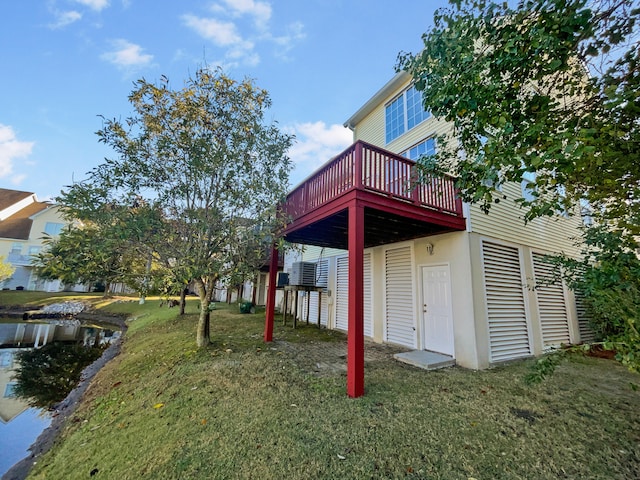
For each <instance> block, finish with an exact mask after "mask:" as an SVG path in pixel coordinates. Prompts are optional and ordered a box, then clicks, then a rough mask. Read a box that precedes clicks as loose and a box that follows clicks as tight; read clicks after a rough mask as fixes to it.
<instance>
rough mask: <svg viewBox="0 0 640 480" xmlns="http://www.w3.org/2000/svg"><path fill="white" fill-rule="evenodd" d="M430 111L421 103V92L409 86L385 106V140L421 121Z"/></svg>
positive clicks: (394, 137)
mask: <svg viewBox="0 0 640 480" xmlns="http://www.w3.org/2000/svg"><path fill="white" fill-rule="evenodd" d="M430 116H431V113H429V112H428V111H426V110H425V109H424V106H423V105H422V94H421V93H420V92H419V91H418V90H416V87H415V86H413V85H412V86H411V87H409V88H408V89H407V90H405V91H404V92H402V93H401V94H400V95H399V96H397V97H396V98H394V99H393V100H392V101H391V102H390V103H389V104H387V106H386V107H385V140H386V143H389V142H391V141H393V140H395V139H396V138H398V137H399V136H400V135H402V134H403V133H404V132H406V131H408V130H411V129H412V128H413V127H415V126H416V125H418V124H419V123H421V122H423V121H424V120H426V119H427V118H429V117H430Z"/></svg>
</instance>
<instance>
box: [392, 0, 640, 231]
mask: <svg viewBox="0 0 640 480" xmlns="http://www.w3.org/2000/svg"><path fill="white" fill-rule="evenodd" d="M450 3H451V4H450V7H449V8H446V9H441V10H439V11H437V12H436V14H435V18H434V26H433V28H432V29H431V30H429V31H428V32H427V33H425V34H424V35H423V41H424V49H423V50H422V51H421V52H420V53H418V54H415V55H413V54H400V56H399V61H398V68H399V69H404V70H406V71H408V72H409V73H410V74H411V75H412V76H413V78H414V80H415V82H416V87H417V88H418V89H419V90H422V93H423V98H424V104H425V106H426V107H427V108H428V109H429V110H430V111H431V112H433V114H434V115H435V116H437V117H441V118H444V119H446V120H448V121H450V122H451V123H452V124H453V127H454V131H453V138H449V139H443V140H445V141H441V142H439V145H438V146H439V152H438V154H437V156H436V158H435V159H434V158H431V159H429V160H425V162H424V165H425V166H426V167H427V168H430V169H435V170H438V169H444V170H447V171H450V172H452V173H453V174H454V175H456V176H457V177H458V181H457V184H458V187H459V188H460V190H461V193H462V196H463V198H464V199H465V200H467V201H471V202H477V203H479V204H480V205H481V206H482V207H483V208H484V209H485V210H486V211H488V210H489V208H490V207H491V204H492V203H494V202H496V201H499V200H500V199H501V198H502V194H501V192H500V191H499V188H500V186H501V185H502V184H503V183H505V182H509V181H515V182H521V181H523V180H524V181H529V182H531V185H530V186H531V190H532V191H533V196H532V197H533V198H527V199H525V198H520V199H519V200H518V201H519V202H520V203H521V204H522V205H523V206H524V207H525V209H526V210H525V211H526V219H532V218H535V217H538V216H544V215H553V214H554V213H555V212H557V211H558V210H561V209H562V210H564V209H570V207H571V205H576V204H578V202H580V201H585V200H586V201H588V202H589V204H590V206H591V212H592V213H593V214H596V215H598V218H599V220H600V221H601V222H605V223H609V224H612V225H613V226H615V228H617V229H620V230H621V231H626V232H629V233H631V234H633V235H637V234H639V233H640V117H639V115H638V113H639V112H640V97H639V95H638V94H639V91H640V67H639V66H640V48H638V47H639V46H638V40H639V39H638V28H637V25H638V18H639V16H640V9H638V5H637V3H636V2H635V1H632V0H593V1H587V0H520V1H518V2H517V3H516V2H504V3H502V2H501V3H494V2H490V1H486V0H452V1H451V2H450ZM447 140H448V141H447ZM452 140H454V141H452ZM434 160H435V161H434ZM532 174H535V179H534V180H531V178H532V177H533V175H532Z"/></svg>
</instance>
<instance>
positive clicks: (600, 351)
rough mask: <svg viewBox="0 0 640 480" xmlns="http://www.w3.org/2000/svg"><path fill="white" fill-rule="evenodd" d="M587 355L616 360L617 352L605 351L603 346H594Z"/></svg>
mask: <svg viewBox="0 0 640 480" xmlns="http://www.w3.org/2000/svg"><path fill="white" fill-rule="evenodd" d="M586 355H587V356H589V357H596V358H606V359H607V360H614V359H615V358H616V351H615V350H605V349H604V348H603V346H602V345H592V346H591V348H590V349H589V351H588V352H586Z"/></svg>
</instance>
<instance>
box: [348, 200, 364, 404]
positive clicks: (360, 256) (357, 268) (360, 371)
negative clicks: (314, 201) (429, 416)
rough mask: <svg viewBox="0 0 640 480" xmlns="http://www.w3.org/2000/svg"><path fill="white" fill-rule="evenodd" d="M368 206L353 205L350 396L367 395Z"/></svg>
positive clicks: (349, 348) (350, 249)
mask: <svg viewBox="0 0 640 480" xmlns="http://www.w3.org/2000/svg"><path fill="white" fill-rule="evenodd" d="M363 250H364V207H362V206H360V205H358V202H357V200H354V201H353V202H352V203H351V204H350V205H349V324H348V330H347V395H349V396H350V397H352V398H356V397H360V396H362V395H364V275H363V266H364V251H363Z"/></svg>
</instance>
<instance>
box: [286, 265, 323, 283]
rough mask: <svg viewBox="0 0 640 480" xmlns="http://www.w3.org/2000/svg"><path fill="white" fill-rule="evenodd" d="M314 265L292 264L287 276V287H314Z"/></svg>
mask: <svg viewBox="0 0 640 480" xmlns="http://www.w3.org/2000/svg"><path fill="white" fill-rule="evenodd" d="M316 266H317V264H316V263H312V262H294V264H293V265H292V268H291V275H289V285H296V286H300V287H315V286H316Z"/></svg>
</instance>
